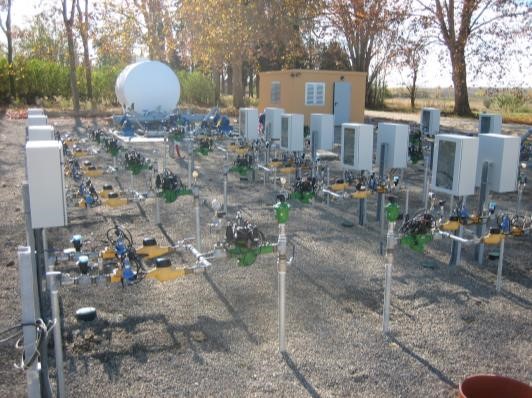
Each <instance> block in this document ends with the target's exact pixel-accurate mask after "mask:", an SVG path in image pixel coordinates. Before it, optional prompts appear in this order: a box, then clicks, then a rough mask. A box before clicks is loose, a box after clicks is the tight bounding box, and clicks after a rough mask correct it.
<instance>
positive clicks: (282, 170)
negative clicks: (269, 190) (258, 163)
mask: <svg viewBox="0 0 532 398" xmlns="http://www.w3.org/2000/svg"><path fill="white" fill-rule="evenodd" d="M295 172H296V168H295V167H281V168H280V169H279V173H281V174H294V173H295Z"/></svg>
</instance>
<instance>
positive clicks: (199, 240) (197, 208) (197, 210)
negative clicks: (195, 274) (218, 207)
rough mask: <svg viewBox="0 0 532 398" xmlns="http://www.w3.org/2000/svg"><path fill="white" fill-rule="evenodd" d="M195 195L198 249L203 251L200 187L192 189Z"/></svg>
mask: <svg viewBox="0 0 532 398" xmlns="http://www.w3.org/2000/svg"><path fill="white" fill-rule="evenodd" d="M192 194H193V195H194V211H195V214H196V249H198V251H199V252H201V231H200V227H201V225H200V201H199V189H198V188H197V187H194V189H193V190H192Z"/></svg>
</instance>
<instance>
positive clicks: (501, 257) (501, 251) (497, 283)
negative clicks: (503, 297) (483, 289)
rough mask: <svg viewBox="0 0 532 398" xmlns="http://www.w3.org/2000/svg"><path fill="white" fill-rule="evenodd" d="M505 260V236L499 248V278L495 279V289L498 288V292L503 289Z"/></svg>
mask: <svg viewBox="0 0 532 398" xmlns="http://www.w3.org/2000/svg"><path fill="white" fill-rule="evenodd" d="M503 261H504V238H503V239H502V240H501V244H500V248H499V265H498V267H497V279H496V281H495V289H496V290H497V293H500V291H501V285H502V265H503Z"/></svg>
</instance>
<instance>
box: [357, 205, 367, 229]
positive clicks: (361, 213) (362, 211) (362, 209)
mask: <svg viewBox="0 0 532 398" xmlns="http://www.w3.org/2000/svg"><path fill="white" fill-rule="evenodd" d="M366 202H367V200H366V199H359V200H358V225H364V224H366Z"/></svg>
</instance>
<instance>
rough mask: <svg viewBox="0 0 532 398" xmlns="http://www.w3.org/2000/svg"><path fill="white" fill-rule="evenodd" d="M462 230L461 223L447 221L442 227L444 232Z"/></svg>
mask: <svg viewBox="0 0 532 398" xmlns="http://www.w3.org/2000/svg"><path fill="white" fill-rule="evenodd" d="M459 228H460V221H450V220H449V221H446V222H444V223H443V225H442V226H441V229H443V230H444V231H456V230H457V229H459Z"/></svg>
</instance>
